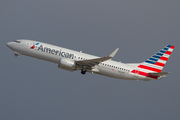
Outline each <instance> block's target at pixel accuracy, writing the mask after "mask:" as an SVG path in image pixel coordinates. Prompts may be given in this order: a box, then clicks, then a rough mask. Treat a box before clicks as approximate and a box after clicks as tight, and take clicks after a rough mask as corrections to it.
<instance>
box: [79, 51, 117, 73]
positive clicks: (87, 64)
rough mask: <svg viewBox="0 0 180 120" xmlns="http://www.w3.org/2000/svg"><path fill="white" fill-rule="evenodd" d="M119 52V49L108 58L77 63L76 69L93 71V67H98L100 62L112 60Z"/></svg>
mask: <svg viewBox="0 0 180 120" xmlns="http://www.w3.org/2000/svg"><path fill="white" fill-rule="evenodd" d="M118 50H119V48H117V49H116V50H114V52H112V53H111V54H110V55H109V56H107V57H102V58H96V59H90V60H82V61H76V65H77V66H76V67H78V68H83V69H90V70H91V69H92V67H94V66H95V65H98V64H99V63H100V62H104V61H106V60H109V59H112V58H113V57H114V56H115V54H116V53H117V51H118Z"/></svg>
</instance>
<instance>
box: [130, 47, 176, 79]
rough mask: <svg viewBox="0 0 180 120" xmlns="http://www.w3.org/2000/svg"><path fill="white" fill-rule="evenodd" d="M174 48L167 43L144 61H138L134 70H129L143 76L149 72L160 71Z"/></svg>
mask: <svg viewBox="0 0 180 120" xmlns="http://www.w3.org/2000/svg"><path fill="white" fill-rule="evenodd" d="M173 49H174V46H173V45H167V46H166V47H164V48H163V49H161V50H160V51H159V52H157V53H156V54H154V55H153V56H151V57H150V58H149V59H147V60H146V61H145V62H143V63H140V65H139V66H137V68H136V70H133V71H131V72H132V73H137V71H138V74H140V75H143V76H147V77H149V75H148V74H149V73H160V72H161V71H162V69H163V68H164V66H165V64H166V62H167V60H168V59H169V57H170V55H171V53H172V51H173Z"/></svg>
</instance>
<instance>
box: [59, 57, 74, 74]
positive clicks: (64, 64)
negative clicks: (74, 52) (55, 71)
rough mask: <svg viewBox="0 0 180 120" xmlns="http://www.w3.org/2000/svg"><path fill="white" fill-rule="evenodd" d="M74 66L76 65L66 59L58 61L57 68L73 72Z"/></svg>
mask: <svg viewBox="0 0 180 120" xmlns="http://www.w3.org/2000/svg"><path fill="white" fill-rule="evenodd" d="M75 66H76V63H75V61H74V60H69V59H66V58H61V59H60V60H59V65H58V68H61V69H64V70H68V71H73V70H74V68H75Z"/></svg>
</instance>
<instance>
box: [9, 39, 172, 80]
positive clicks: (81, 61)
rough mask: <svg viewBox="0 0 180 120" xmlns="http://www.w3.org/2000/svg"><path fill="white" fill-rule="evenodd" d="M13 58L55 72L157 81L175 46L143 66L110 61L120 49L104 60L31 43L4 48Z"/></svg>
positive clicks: (39, 43) (10, 44)
mask: <svg viewBox="0 0 180 120" xmlns="http://www.w3.org/2000/svg"><path fill="white" fill-rule="evenodd" d="M6 45H7V46H8V47H9V48H10V49H11V50H13V51H14V54H15V56H19V55H21V54H22V55H26V56H30V57H34V58H38V59H42V60H46V61H50V62H53V63H56V64H58V68H61V69H64V70H68V71H75V70H80V71H81V74H86V72H90V73H95V74H100V75H104V76H108V77H112V78H117V79H125V80H144V81H149V80H158V79H161V78H162V77H163V76H165V75H166V74H169V72H161V71H162V69H163V68H164V65H165V64H166V62H167V60H168V58H169V57H170V55H171V53H172V51H173V49H174V46H173V45H167V46H166V47H164V48H163V49H161V50H160V51H159V52H157V53H156V54H154V55H153V56H151V57H150V58H149V59H147V60H146V61H144V62H142V63H122V62H117V61H114V60H112V58H113V57H114V56H115V54H116V53H117V51H118V50H119V48H117V49H116V50H115V51H113V52H112V53H111V54H110V55H108V56H106V57H98V56H94V55H90V54H86V53H82V51H80V52H78V51H74V50H70V49H67V48H63V47H58V46H54V45H50V44H47V43H43V42H39V41H33V40H25V39H20V40H15V41H14V42H8V43H7V44H6Z"/></svg>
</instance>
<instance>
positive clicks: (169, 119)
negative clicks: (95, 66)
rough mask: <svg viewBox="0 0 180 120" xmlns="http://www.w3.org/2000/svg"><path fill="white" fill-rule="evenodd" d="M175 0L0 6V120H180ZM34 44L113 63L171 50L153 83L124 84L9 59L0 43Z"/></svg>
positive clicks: (32, 0) (179, 27)
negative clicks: (24, 41) (110, 57)
mask: <svg viewBox="0 0 180 120" xmlns="http://www.w3.org/2000/svg"><path fill="white" fill-rule="evenodd" d="M179 5H180V1H179V0H172V1H170V0H51V1H49V0H14V1H12V0H1V2H0V40H1V44H0V48H1V61H0V119H1V120H57V119H60V120H120V119H121V120H132V119H137V120H178V119H180V87H179V85H180V79H179V69H180V64H179V61H180V54H179V51H180V48H179V46H180V14H179V12H180V7H179ZM22 38H25V39H32V40H38V41H42V42H46V43H50V44H54V45H58V46H61V47H66V48H70V49H73V50H77V51H80V50H82V51H83V52H85V53H89V54H93V55H97V56H100V57H103V56H106V55H109V54H110V53H111V52H112V51H113V50H115V49H116V48H119V51H118V53H117V54H116V56H115V57H114V58H113V59H114V60H117V61H122V62H125V63H126V62H127V63H133V62H135V63H136V62H143V61H145V60H146V59H147V58H149V57H150V56H151V55H153V54H154V53H156V52H157V51H159V50H160V49H162V48H163V47H164V46H166V45H168V44H172V45H175V49H174V51H173V53H172V55H171V57H170V59H169V61H168V62H167V64H166V66H165V68H164V69H163V72H170V74H169V75H167V77H166V78H162V79H161V80H157V81H149V82H144V81H128V80H121V79H114V78H109V77H105V76H100V75H95V74H91V73H87V74H86V75H81V74H80V71H75V72H69V71H64V70H62V69H58V66H57V64H54V63H50V62H47V61H42V60H38V59H35V58H30V57H27V56H20V57H17V58H16V57H14V53H13V51H11V50H10V49H9V48H8V47H7V46H6V43H7V42H10V41H14V40H16V39H22Z"/></svg>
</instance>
